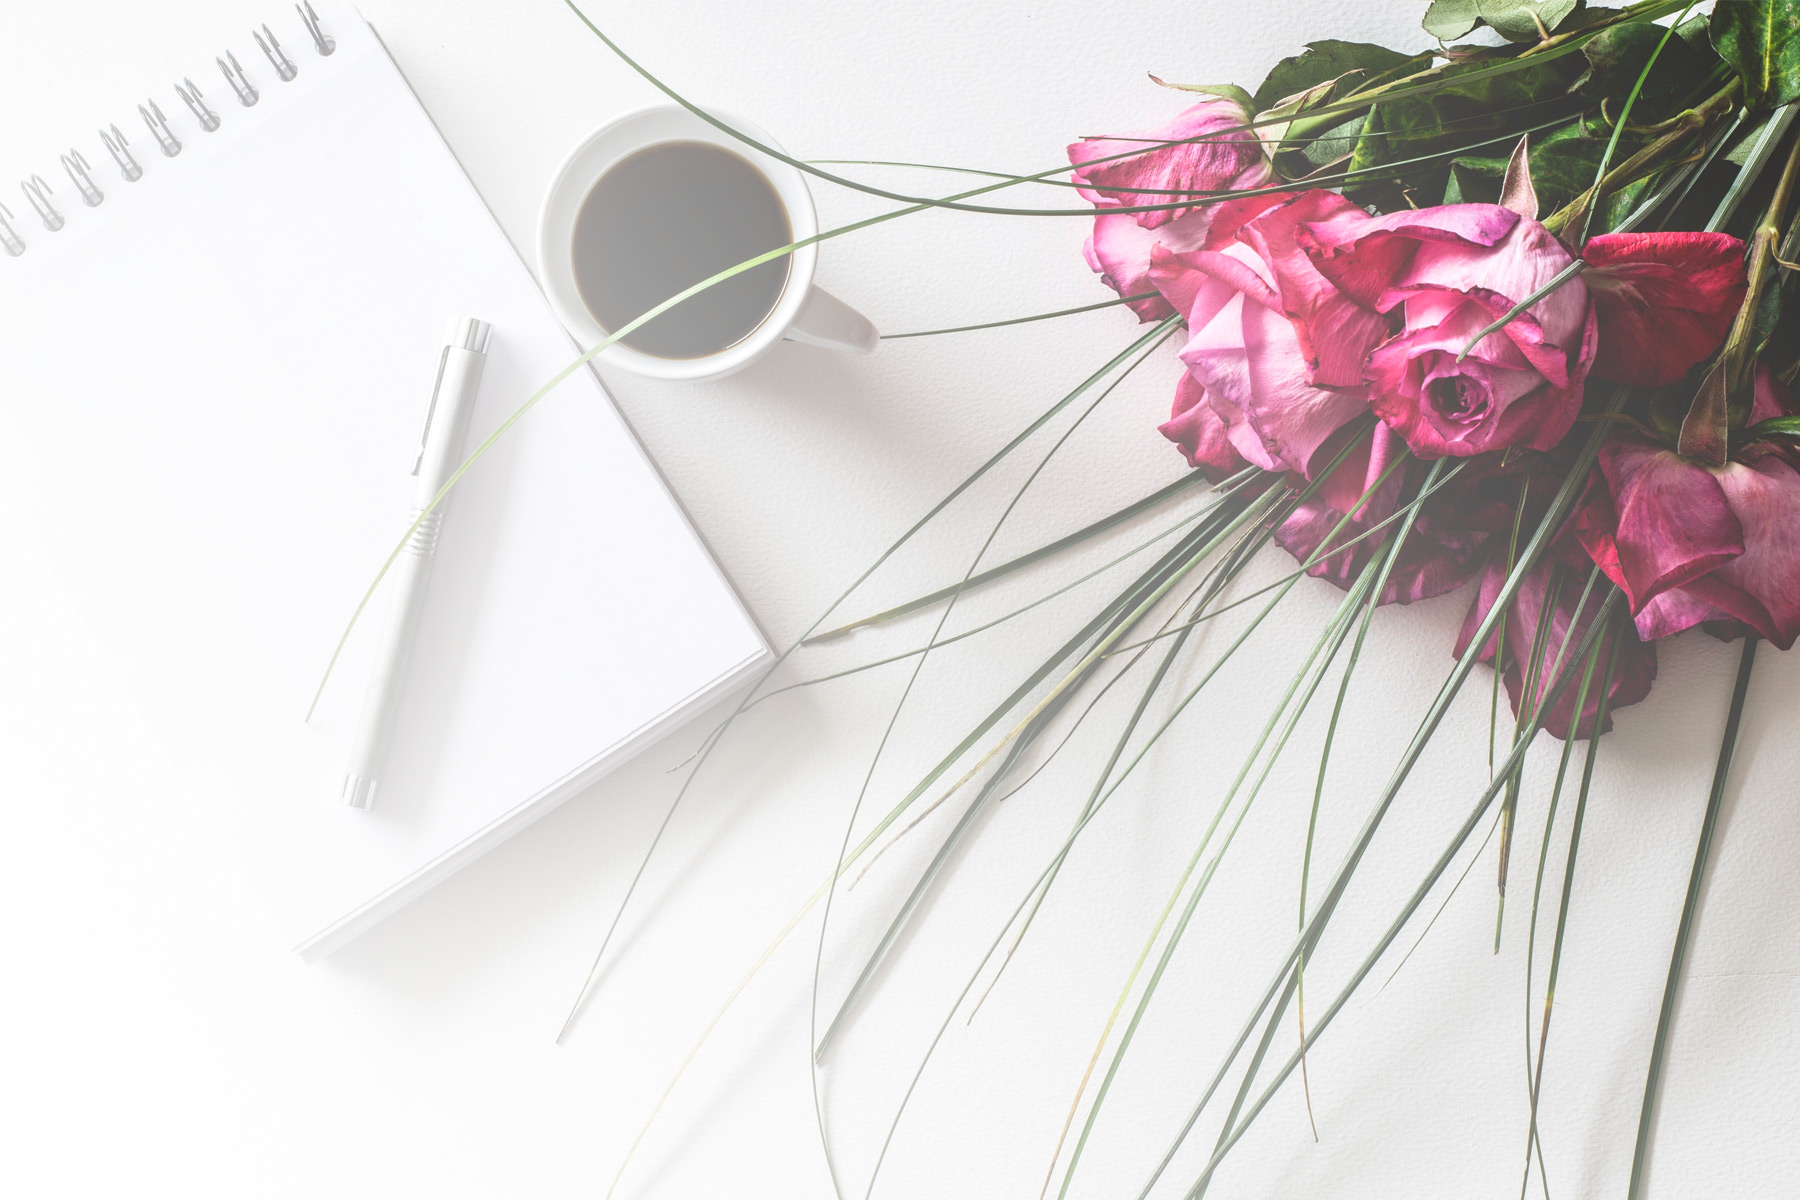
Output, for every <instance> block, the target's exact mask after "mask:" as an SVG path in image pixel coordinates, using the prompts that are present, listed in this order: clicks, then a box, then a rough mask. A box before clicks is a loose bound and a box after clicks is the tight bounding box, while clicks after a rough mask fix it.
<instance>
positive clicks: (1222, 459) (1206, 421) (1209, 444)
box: [1157, 371, 1245, 481]
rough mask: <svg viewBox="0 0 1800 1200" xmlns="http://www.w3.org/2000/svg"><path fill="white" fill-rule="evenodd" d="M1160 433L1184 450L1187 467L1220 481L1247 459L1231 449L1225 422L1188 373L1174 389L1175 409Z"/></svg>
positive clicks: (1204, 392) (1241, 465)
mask: <svg viewBox="0 0 1800 1200" xmlns="http://www.w3.org/2000/svg"><path fill="white" fill-rule="evenodd" d="M1157 432H1158V433H1160V434H1162V435H1163V436H1164V437H1166V438H1168V439H1169V440H1170V441H1171V442H1174V443H1175V444H1176V445H1177V446H1179V447H1180V448H1181V453H1182V455H1183V456H1184V457H1185V458H1186V459H1187V461H1188V466H1190V467H1194V468H1197V469H1198V470H1200V471H1203V472H1205V474H1206V477H1207V478H1208V479H1211V480H1214V481H1217V480H1220V479H1223V478H1225V477H1226V476H1227V475H1231V474H1234V473H1236V472H1237V471H1239V470H1242V469H1243V467H1244V465H1245V464H1244V458H1243V456H1242V455H1240V454H1239V453H1238V452H1237V449H1236V448H1235V447H1234V446H1232V444H1231V439H1230V437H1229V436H1228V430H1227V429H1226V427H1225V422H1224V421H1223V420H1222V419H1220V417H1219V414H1218V413H1217V412H1215V411H1214V410H1213V407H1212V405H1210V404H1208V403H1207V402H1206V389H1205V388H1204V387H1202V386H1200V381H1199V380H1197V379H1195V378H1194V377H1193V376H1192V375H1189V374H1188V373H1187V372H1186V371H1183V372H1182V373H1181V382H1179V383H1177V384H1176V385H1175V406H1174V409H1173V411H1171V413H1170V414H1169V419H1168V420H1167V421H1165V422H1163V423H1162V424H1161V425H1159V426H1157Z"/></svg>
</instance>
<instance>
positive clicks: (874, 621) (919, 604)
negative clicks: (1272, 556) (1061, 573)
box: [803, 468, 1254, 646]
mask: <svg viewBox="0 0 1800 1200" xmlns="http://www.w3.org/2000/svg"><path fill="white" fill-rule="evenodd" d="M1253 470H1254V468H1251V471H1253ZM1251 471H1243V472H1239V473H1238V474H1237V475H1235V476H1233V477H1232V478H1231V479H1229V480H1226V481H1225V482H1224V483H1222V484H1220V485H1218V486H1219V489H1220V490H1223V491H1226V492H1230V491H1234V490H1235V488H1236V487H1237V486H1241V485H1242V484H1243V483H1245V482H1248V479H1249V477H1250V474H1251ZM1205 482H1206V476H1205V475H1203V474H1201V473H1200V472H1199V471H1189V472H1187V473H1186V474H1185V475H1183V476H1181V477H1180V478H1179V479H1176V480H1175V481H1174V482H1173V483H1169V484H1167V485H1165V486H1163V487H1160V488H1157V489H1156V490H1155V491H1154V492H1151V493H1150V494H1149V495H1148V496H1145V497H1144V498H1143V499H1141V500H1134V501H1132V502H1131V503H1130V504H1127V505H1126V506H1125V507H1124V508H1121V509H1119V510H1118V511H1116V512H1113V513H1110V514H1108V515H1107V516H1105V517H1102V518H1101V519H1100V520H1098V521H1095V522H1093V523H1092V524H1090V525H1085V526H1083V527H1082V528H1080V529H1077V530H1076V531H1075V532H1074V533H1071V534H1067V535H1066V536H1063V537H1060V538H1057V539H1056V540H1055V541H1053V542H1048V543H1046V544H1045V545H1042V546H1039V547H1038V548H1037V549H1035V550H1032V551H1030V552H1029V553H1026V554H1021V555H1019V556H1018V557H1017V558H1013V559H1009V560H1007V561H1006V562H1003V563H1001V564H1000V565H998V566H994V567H989V568H988V569H987V570H985V571H982V572H979V573H978V574H974V575H971V576H969V578H968V579H966V580H964V581H963V582H961V583H956V584H952V585H950V586H949V587H943V588H939V589H938V590H937V591H935V592H931V593H929V594H928V595H924V596H919V597H917V598H916V599H913V600H908V601H907V602H906V603H904V604H896V605H894V606H893V607H892V608H888V609H883V610H882V611H881V612H878V613H875V614H874V615H873V616H867V617H861V618H858V619H857V620H855V621H851V622H850V623H849V624H847V625H839V626H838V627H837V628H835V629H828V630H826V631H825V632H824V633H815V634H814V635H813V636H811V637H810V638H808V639H806V641H805V643H803V644H805V645H808V646H816V645H819V644H820V643H822V642H829V641H831V640H833V639H835V638H840V637H843V636H844V635H845V634H847V633H853V632H855V631H856V630H858V629H866V628H868V627H869V626H870V625H879V624H881V623H883V622H885V621H891V620H893V619H894V618H896V617H904V616H906V615H908V614H909V613H915V612H918V611H919V610H920V609H922V608H930V607H931V606H932V605H934V604H938V603H940V602H942V601H944V600H948V599H950V598H951V597H952V596H955V595H958V594H959V593H960V594H967V593H968V592H969V590H970V589H972V588H978V587H980V586H982V585H983V584H986V583H992V582H993V581H994V580H996V579H1001V578H1004V577H1005V576H1007V575H1010V574H1012V573H1013V572H1015V571H1020V570H1023V569H1024V568H1026V567H1029V566H1032V565H1034V564H1036V563H1039V562H1041V561H1043V560H1044V559H1046V558H1050V557H1052V556H1054V555H1057V554H1060V553H1062V552H1063V551H1064V550H1067V549H1070V548H1071V547H1074V546H1079V545H1080V544H1081V543H1082V542H1085V541H1087V540H1088V539H1089V538H1092V537H1095V536H1097V535H1098V534H1102V533H1105V532H1106V531H1107V530H1109V529H1112V528H1113V527H1115V526H1118V525H1122V524H1124V523H1125V522H1127V521H1129V520H1131V519H1132V518H1133V517H1136V516H1138V515H1140V514H1142V513H1146V512H1149V511H1150V510H1151V509H1154V508H1158V507H1160V506H1161V505H1163V504H1165V503H1167V502H1168V501H1170V500H1172V499H1174V498H1175V497H1176V496H1180V495H1182V494H1184V493H1186V492H1187V491H1189V490H1191V489H1192V488H1194V487H1196V486H1197V485H1199V484H1203V483H1205Z"/></svg>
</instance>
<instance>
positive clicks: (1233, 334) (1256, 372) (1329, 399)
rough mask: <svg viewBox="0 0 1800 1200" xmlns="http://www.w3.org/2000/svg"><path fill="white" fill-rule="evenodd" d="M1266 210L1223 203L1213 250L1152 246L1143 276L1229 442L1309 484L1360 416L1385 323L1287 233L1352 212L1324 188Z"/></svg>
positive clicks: (1251, 458) (1276, 200)
mask: <svg viewBox="0 0 1800 1200" xmlns="http://www.w3.org/2000/svg"><path fill="white" fill-rule="evenodd" d="M1259 199H1261V198H1259ZM1264 204H1265V211H1261V212H1256V211H1254V209H1253V208H1252V207H1251V206H1247V205H1239V206H1233V207H1230V208H1221V210H1220V211H1219V213H1218V214H1217V215H1216V218H1215V220H1214V223H1213V229H1212V231H1211V233H1210V234H1209V237H1208V239H1207V243H1206V244H1207V245H1208V246H1209V247H1216V248H1208V249H1203V250H1193V251H1186V252H1181V253H1174V252H1171V251H1169V250H1167V249H1164V248H1161V247H1158V248H1156V249H1155V250H1154V251H1153V253H1152V260H1151V269H1150V278H1151V281H1152V282H1153V283H1155V284H1156V286H1157V289H1158V290H1159V291H1160V292H1161V293H1162V295H1163V296H1164V297H1165V298H1166V299H1167V300H1168V301H1169V303H1170V304H1171V305H1173V306H1174V310H1175V311H1176V312H1178V313H1181V314H1182V315H1183V316H1184V317H1185V318H1186V320H1187V326H1188V332H1189V335H1190V336H1189V339H1188V343H1187V345H1186V347H1185V348H1184V349H1183V350H1182V352H1181V360H1182V361H1183V362H1185V363H1186V364H1187V365H1188V370H1189V372H1190V373H1191V374H1192V375H1193V377H1194V379H1195V380H1196V381H1198V383H1199V384H1200V385H1201V387H1202V388H1203V389H1204V392H1205V399H1206V403H1207V404H1208V405H1210V406H1211V408H1212V411H1213V412H1214V414H1215V415H1216V416H1217V417H1218V418H1219V419H1220V420H1221V421H1222V422H1223V424H1224V426H1225V436H1226V438H1227V440H1228V441H1229V442H1230V443H1231V445H1232V446H1233V447H1235V448H1236V450H1237V452H1238V453H1239V454H1240V455H1242V456H1243V458H1244V459H1245V460H1246V461H1248V462H1250V463H1253V464H1255V465H1256V466H1259V467H1262V468H1264V469H1265V470H1271V471H1294V472H1298V473H1299V474H1300V475H1302V476H1304V477H1305V478H1307V479H1311V478H1313V476H1314V473H1315V471H1316V469H1317V468H1318V467H1319V466H1321V465H1323V463H1324V462H1325V461H1328V460H1329V457H1330V455H1329V454H1325V455H1321V453H1320V452H1321V448H1322V447H1324V446H1325V445H1326V443H1327V442H1328V441H1329V440H1330V439H1331V437H1332V435H1333V434H1335V433H1337V431H1338V430H1340V429H1342V428H1343V427H1344V426H1345V425H1347V424H1349V423H1350V422H1352V421H1354V420H1356V419H1357V418H1358V417H1362V416H1365V415H1366V414H1367V413H1368V411H1369V406H1368V402H1367V400H1366V398H1365V396H1366V389H1365V387H1364V385H1363V381H1362V374H1363V360H1364V359H1365V358H1366V357H1367V356H1368V353H1369V351H1370V350H1371V349H1373V348H1374V347H1375V346H1376V345H1377V344H1379V342H1380V341H1381V339H1382V337H1383V336H1384V334H1385V332H1386V322H1385V320H1384V319H1383V318H1382V317H1381V316H1380V315H1379V314H1377V313H1375V312H1372V311H1370V310H1369V309H1367V308H1364V307H1362V306H1361V305H1359V304H1357V303H1356V302H1355V301H1354V300H1352V299H1350V298H1349V297H1348V296H1345V295H1344V294H1343V293H1342V292H1340V291H1339V290H1338V289H1337V288H1336V287H1334V286H1333V285H1332V284H1331V282H1330V281H1329V280H1327V279H1326V278H1325V277H1324V276H1323V275H1321V274H1319V272H1318V271H1317V270H1316V269H1315V268H1314V267H1313V265H1312V263H1311V261H1310V260H1309V259H1308V258H1307V256H1306V255H1305V254H1304V253H1303V252H1302V251H1301V249H1300V247H1299V245H1298V244H1297V243H1296V241H1295V238H1294V234H1295V230H1296V229H1297V228H1299V227H1300V226H1301V225H1302V224H1303V223H1307V222H1311V223H1314V224H1324V225H1329V224H1330V223H1332V222H1333V221H1334V220H1338V219H1344V218H1347V217H1350V216H1351V215H1352V214H1354V215H1357V216H1360V215H1361V212H1362V210H1361V209H1358V208H1357V207H1356V206H1355V205H1354V204H1352V203H1351V202H1350V201H1348V200H1346V199H1344V198H1343V197H1342V196H1339V195H1336V194H1335V193H1332V192H1325V191H1309V192H1302V193H1300V194H1299V195H1297V196H1294V197H1292V198H1286V199H1284V198H1281V197H1270V198H1269V199H1268V200H1266V201H1265V202H1264ZM1243 218H1248V219H1243ZM1240 219H1241V220H1242V223H1241V224H1236V222H1238V221H1240ZM1234 224H1235V228H1234V227H1233V226H1234ZM1227 231H1229V232H1227ZM1360 494H1361V489H1360V488H1356V489H1355V490H1354V491H1351V492H1350V493H1349V495H1350V498H1351V499H1354V498H1355V496H1357V495H1360ZM1321 495H1324V493H1321ZM1331 498H1334V499H1335V498H1337V497H1336V496H1335V495H1334V496H1333V497H1331ZM1340 511H1342V510H1341V509H1340Z"/></svg>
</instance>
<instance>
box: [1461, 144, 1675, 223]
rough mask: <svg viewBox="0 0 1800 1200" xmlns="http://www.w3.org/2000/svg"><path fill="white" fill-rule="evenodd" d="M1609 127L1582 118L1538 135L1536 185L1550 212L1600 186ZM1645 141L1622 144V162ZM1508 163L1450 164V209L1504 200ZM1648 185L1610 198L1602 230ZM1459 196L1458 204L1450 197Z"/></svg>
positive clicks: (1471, 158)
mask: <svg viewBox="0 0 1800 1200" xmlns="http://www.w3.org/2000/svg"><path fill="white" fill-rule="evenodd" d="M1607 137H1608V130H1607V128H1606V126H1604V125H1600V124H1597V123H1590V122H1587V121H1585V120H1584V119H1582V118H1577V119H1576V120H1574V121H1571V122H1569V123H1568V124H1567V125H1564V126H1562V127H1561V128H1559V129H1552V130H1551V131H1550V132H1549V133H1544V134H1534V135H1533V136H1532V139H1531V182H1532V186H1533V187H1534V188H1536V190H1537V194H1538V199H1539V201H1540V202H1541V203H1542V205H1543V211H1544V212H1555V211H1556V210H1557V209H1559V208H1561V207H1562V206H1563V205H1565V204H1567V203H1568V202H1569V201H1571V200H1573V199H1574V198H1575V197H1576V196H1579V195H1580V194H1581V193H1582V192H1584V191H1586V190H1587V188H1588V187H1589V185H1591V184H1592V183H1593V182H1594V173H1595V171H1596V170H1597V169H1598V167H1599V165H1600V156H1601V155H1602V154H1604V153H1605V152H1606V139H1607ZM1638 140H1639V139H1636V138H1631V137H1626V138H1624V139H1622V140H1621V142H1620V149H1621V155H1620V156H1621V157H1623V156H1624V155H1627V154H1630V153H1631V151H1632V150H1634V149H1635V148H1636V144H1637V142H1638ZM1506 164H1507V160H1506V158H1504V157H1496V156H1490V155H1480V156H1477V155H1465V156H1463V157H1461V158H1458V159H1455V160H1454V161H1453V162H1452V163H1451V164H1450V183H1449V185H1448V186H1446V188H1445V191H1444V195H1445V201H1444V202H1445V203H1446V204H1450V203H1455V202H1456V200H1463V201H1468V200H1481V201H1486V202H1488V203H1494V202H1497V201H1498V200H1499V198H1500V182H1501V180H1502V178H1503V177H1504V176H1505V174H1506ZM1643 190H1644V184H1643V183H1642V182H1639V183H1634V184H1631V185H1629V186H1627V187H1624V188H1621V189H1619V190H1618V191H1616V192H1609V193H1608V194H1607V196H1606V199H1605V201H1604V202H1603V204H1602V209H1601V211H1600V212H1599V213H1598V214H1597V215H1596V217H1595V225H1596V227H1601V226H1604V227H1605V228H1611V227H1612V226H1613V225H1615V224H1617V223H1618V221H1619V220H1621V219H1623V217H1624V215H1625V214H1626V213H1628V212H1629V211H1631V209H1632V207H1633V206H1635V205H1636V203H1637V201H1638V200H1639V199H1640V198H1641V193H1642V192H1643ZM1453 193H1454V195H1455V198H1456V199H1455V200H1453V199H1451V198H1450V197H1451V196H1452V194H1453Z"/></svg>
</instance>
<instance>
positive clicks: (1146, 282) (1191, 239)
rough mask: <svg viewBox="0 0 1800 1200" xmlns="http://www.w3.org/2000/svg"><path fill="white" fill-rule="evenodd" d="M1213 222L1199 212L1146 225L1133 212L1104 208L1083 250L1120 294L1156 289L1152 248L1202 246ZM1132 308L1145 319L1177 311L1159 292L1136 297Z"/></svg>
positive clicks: (1089, 260) (1089, 262) (1160, 317)
mask: <svg viewBox="0 0 1800 1200" xmlns="http://www.w3.org/2000/svg"><path fill="white" fill-rule="evenodd" d="M1209 224H1210V222H1209V220H1208V216H1207V214H1206V213H1204V212H1197V213H1190V214H1188V215H1187V216H1185V217H1183V218H1181V219H1180V220H1179V221H1172V222H1170V223H1169V224H1167V225H1164V226H1163V227H1162V228H1160V229H1145V228H1144V227H1143V226H1141V225H1139V224H1138V223H1137V222H1136V221H1135V220H1133V219H1132V218H1131V217H1130V216H1120V215H1118V214H1116V213H1104V212H1103V213H1101V214H1100V215H1099V216H1097V217H1095V218H1094V231H1093V233H1091V234H1089V235H1088V240H1087V244H1086V246H1084V247H1083V248H1082V254H1083V256H1084V257H1086V259H1087V263H1088V266H1090V267H1092V268H1093V269H1094V270H1095V271H1097V272H1099V274H1100V278H1101V280H1102V281H1103V282H1104V283H1105V284H1106V286H1107V287H1110V288H1111V289H1112V290H1113V291H1115V292H1117V293H1119V295H1121V296H1137V295H1142V294H1143V293H1145V292H1155V291H1156V285H1155V283H1154V282H1153V281H1152V279H1151V277H1150V261H1151V252H1152V251H1153V250H1154V249H1155V248H1156V247H1158V246H1162V247H1165V248H1167V249H1170V250H1193V249H1198V248H1199V247H1200V246H1201V245H1202V244H1203V243H1204V242H1205V241H1206V235H1207V229H1208V227H1209ZM1130 308H1131V311H1132V312H1135V313H1136V314H1137V315H1138V318H1139V319H1140V320H1144V321H1159V320H1161V319H1162V318H1164V317H1166V316H1169V315H1170V314H1172V313H1173V312H1174V311H1175V309H1174V308H1173V307H1171V306H1170V304H1169V302H1168V301H1167V300H1166V299H1164V298H1163V297H1162V296H1157V295H1152V296H1150V297H1149V298H1147V299H1144V300H1133V301H1132V302H1131V304H1130Z"/></svg>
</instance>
